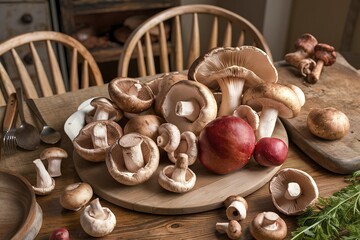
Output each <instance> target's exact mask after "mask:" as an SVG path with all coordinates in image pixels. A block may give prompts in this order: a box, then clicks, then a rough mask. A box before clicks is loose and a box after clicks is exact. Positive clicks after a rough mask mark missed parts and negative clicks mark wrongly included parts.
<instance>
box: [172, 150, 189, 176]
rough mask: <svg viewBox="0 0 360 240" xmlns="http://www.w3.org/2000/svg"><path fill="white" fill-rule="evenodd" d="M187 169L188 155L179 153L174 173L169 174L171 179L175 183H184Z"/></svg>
mask: <svg viewBox="0 0 360 240" xmlns="http://www.w3.org/2000/svg"><path fill="white" fill-rule="evenodd" d="M187 168H188V155H187V154H184V153H180V154H179V155H178V159H177V160H176V162H175V168H174V171H173V172H172V174H171V179H173V180H174V181H175V182H182V183H184V182H186V170H187Z"/></svg>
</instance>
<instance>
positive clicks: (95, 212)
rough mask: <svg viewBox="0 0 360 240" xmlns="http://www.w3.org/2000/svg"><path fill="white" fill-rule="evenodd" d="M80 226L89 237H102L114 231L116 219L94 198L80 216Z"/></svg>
mask: <svg viewBox="0 0 360 240" xmlns="http://www.w3.org/2000/svg"><path fill="white" fill-rule="evenodd" d="M80 224H81V227H82V228H83V229H84V231H85V232H86V233H87V234H89V235H90V236H92V237H103V236H106V235H108V234H109V233H111V232H112V231H113V230H114V228H115V226H116V217H115V215H114V213H113V212H112V211H111V210H110V209H109V208H106V207H102V206H101V205H100V201H99V198H96V199H94V200H92V201H91V202H90V205H88V206H86V207H85V209H84V211H83V212H82V214H81V216H80Z"/></svg>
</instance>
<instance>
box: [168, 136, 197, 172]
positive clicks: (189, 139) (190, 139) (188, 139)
mask: <svg viewBox="0 0 360 240" xmlns="http://www.w3.org/2000/svg"><path fill="white" fill-rule="evenodd" d="M180 153H185V154H186V155H187V156H188V165H189V166H190V165H193V164H194V163H195V162H196V160H197V158H198V154H199V150H198V139H197V136H196V135H195V133H193V132H190V131H185V132H182V133H181V134H180V142H179V144H178V147H177V148H176V149H175V151H174V152H169V153H168V158H169V160H170V161H171V162H173V163H175V162H176V158H177V157H178V155H179V154H180Z"/></svg>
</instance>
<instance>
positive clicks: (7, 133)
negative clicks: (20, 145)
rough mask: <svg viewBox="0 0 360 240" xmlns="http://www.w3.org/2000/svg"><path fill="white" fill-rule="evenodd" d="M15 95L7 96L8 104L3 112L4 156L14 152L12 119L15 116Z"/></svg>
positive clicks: (14, 138) (14, 139) (14, 142)
mask: <svg viewBox="0 0 360 240" xmlns="http://www.w3.org/2000/svg"><path fill="white" fill-rule="evenodd" d="M16 107H17V100H16V93H12V94H10V96H9V99H8V103H7V106H6V110H5V115H4V122H3V139H2V147H3V149H4V153H5V154H9V153H12V152H14V151H15V150H16V146H17V144H16V137H15V129H16V128H15V127H13V123H14V118H15V115H16Z"/></svg>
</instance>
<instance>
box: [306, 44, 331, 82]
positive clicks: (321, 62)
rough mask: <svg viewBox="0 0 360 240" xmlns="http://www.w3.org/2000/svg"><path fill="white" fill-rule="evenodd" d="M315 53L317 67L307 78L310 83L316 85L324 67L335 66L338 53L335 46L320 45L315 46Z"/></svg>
mask: <svg viewBox="0 0 360 240" xmlns="http://www.w3.org/2000/svg"><path fill="white" fill-rule="evenodd" d="M314 52H315V53H314V58H315V60H316V67H315V68H314V70H313V71H312V72H311V73H310V74H309V75H308V77H307V81H308V82H309V83H316V82H317V81H318V80H319V78H320V74H321V72H322V69H323V67H324V66H330V65H333V64H334V63H335V62H336V52H335V48H334V47H333V46H330V45H328V44H325V43H319V44H317V45H316V46H315V48H314Z"/></svg>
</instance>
